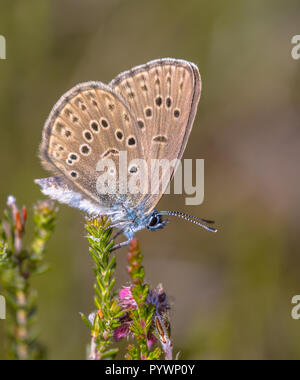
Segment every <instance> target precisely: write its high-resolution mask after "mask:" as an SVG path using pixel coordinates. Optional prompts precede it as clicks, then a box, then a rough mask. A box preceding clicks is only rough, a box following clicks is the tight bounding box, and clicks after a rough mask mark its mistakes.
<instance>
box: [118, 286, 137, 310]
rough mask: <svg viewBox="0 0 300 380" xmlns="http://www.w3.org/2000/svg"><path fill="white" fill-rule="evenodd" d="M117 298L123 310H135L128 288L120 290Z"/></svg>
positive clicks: (135, 305) (134, 303)
mask: <svg viewBox="0 0 300 380" xmlns="http://www.w3.org/2000/svg"><path fill="white" fill-rule="evenodd" d="M119 297H120V300H121V305H122V308H123V309H135V308H136V307H137V304H136V302H135V300H134V298H133V297H132V293H131V288H130V286H127V287H124V288H123V289H121V290H120V294H119Z"/></svg>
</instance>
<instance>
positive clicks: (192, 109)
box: [35, 58, 216, 248]
mask: <svg viewBox="0 0 300 380" xmlns="http://www.w3.org/2000/svg"><path fill="white" fill-rule="evenodd" d="M200 94H201V78H200V74H199V70H198V68H197V66H196V65H195V64H193V63H191V62H188V61H184V60H179V59H171V58H164V59H158V60H154V61H151V62H148V63H146V64H144V65H141V66H137V67H134V68H132V69H131V70H129V71H125V72H123V73H121V74H119V75H118V76H117V77H116V78H115V79H113V80H112V81H111V82H110V83H109V84H108V85H105V84H103V83H101V82H86V83H81V84H78V85H77V86H75V87H74V88H72V89H71V90H70V91H68V92H67V93H65V94H64V95H63V96H62V97H61V98H60V99H59V100H58V102H57V103H56V104H55V106H54V108H53V109H52V111H51V113H50V115H49V117H48V119H47V121H46V123H45V126H44V130H43V137H42V143H41V145H40V158H41V161H42V165H43V166H44V167H45V168H46V169H47V170H49V171H51V172H52V173H53V174H54V176H53V177H50V178H44V179H39V180H36V181H35V182H36V183H37V184H38V185H40V186H41V190H42V192H43V194H45V195H47V196H49V197H51V198H52V199H55V200H57V201H59V202H61V203H64V204H68V205H70V206H72V207H75V208H78V209H80V210H83V211H85V212H86V213H88V214H90V215H93V216H100V215H101V216H103V215H106V216H108V217H109V218H110V219H111V223H112V225H111V226H112V227H116V228H118V229H119V230H120V232H122V233H123V234H124V235H125V236H126V238H127V240H126V241H125V242H123V243H121V244H119V245H118V246H116V248H120V247H121V246H125V245H127V244H128V243H129V242H130V241H131V239H132V238H133V236H134V235H135V233H136V232H137V231H139V230H142V229H145V228H147V229H149V230H152V231H155V230H158V229H161V228H163V227H164V226H165V225H166V223H167V220H164V218H163V217H164V216H166V215H169V216H177V217H180V218H183V219H186V220H188V221H190V222H193V223H195V224H198V225H200V226H202V227H204V228H205V229H207V230H209V231H213V232H216V230H215V229H214V228H212V227H210V226H208V225H207V224H211V223H213V222H212V221H210V220H205V219H202V218H198V217H194V216H190V215H187V214H184V213H180V212H176V211H160V212H159V211H157V210H156V209H155V207H156V205H157V203H158V202H159V200H160V198H161V197H162V195H163V193H164V192H165V190H166V186H167V185H168V184H169V182H170V181H171V180H172V178H173V176H174V170H175V168H172V169H171V171H170V172H169V173H168V174H166V175H167V176H168V177H167V178H164V181H163V180H162V178H159V179H157V180H156V182H155V181H154V185H153V181H152V183H151V186H152V188H151V189H152V190H153V186H154V191H151V192H150V191H149V192H147V193H143V192H140V193H134V194H132V193H130V192H129V191H127V192H121V191H120V190H119V191H118V190H116V191H115V192H113V193H110V194H109V193H106V194H105V193H99V192H98V191H97V181H98V178H99V172H98V170H97V164H98V162H99V160H101V159H110V160H112V161H113V162H114V164H115V167H116V171H117V173H119V172H120V170H121V167H120V166H121V165H122V163H120V162H119V160H118V158H119V157H120V154H121V152H124V151H125V152H126V153H127V154H128V159H129V160H130V161H132V160H136V159H144V161H145V162H146V165H148V166H149V167H150V162H151V160H153V159H157V160H160V159H168V160H170V161H171V160H174V159H181V157H182V155H183V153H184V150H185V147H186V144H187V141H188V138H189V135H190V133H191V129H192V126H193V122H194V118H195V115H196V112H197V106H198V102H199V99H200ZM135 171H137V168H136V167H134V170H132V168H131V169H130V170H129V172H128V173H127V175H128V176H130V175H134V174H135ZM150 180H151V175H150Z"/></svg>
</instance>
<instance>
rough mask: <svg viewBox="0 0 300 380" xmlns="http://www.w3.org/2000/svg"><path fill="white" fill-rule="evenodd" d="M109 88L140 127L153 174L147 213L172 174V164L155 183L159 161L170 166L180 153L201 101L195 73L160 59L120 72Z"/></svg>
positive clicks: (188, 66) (179, 62)
mask: <svg viewBox="0 0 300 380" xmlns="http://www.w3.org/2000/svg"><path fill="white" fill-rule="evenodd" d="M110 86H111V88H112V89H113V90H114V91H115V92H116V93H117V94H118V95H119V96H120V97H122V98H123V99H124V100H125V102H126V104H127V105H128V107H129V109H130V111H131V113H132V115H133V116H134V118H135V119H136V121H137V125H138V127H139V135H140V140H141V141H142V144H143V146H144V150H145V151H144V157H146V158H147V161H148V168H149V172H150V173H152V175H150V176H149V194H148V195H146V196H145V198H144V199H143V201H144V204H145V208H146V212H147V213H150V212H151V211H152V209H153V208H154V207H155V206H156V204H157V203H158V201H159V199H160V198H161V196H162V194H163V193H164V192H165V190H166V187H167V186H168V184H169V181H170V180H171V179H172V177H173V175H174V166H171V168H170V171H169V172H168V171H165V172H163V173H162V174H161V176H160V178H159V180H157V179H155V178H156V176H155V175H154V174H153V171H154V172H157V170H159V166H160V162H158V161H159V160H162V159H164V160H168V161H169V162H170V163H172V162H173V163H174V162H175V161H174V160H176V159H181V158H182V155H183V153H184V150H185V147H186V144H187V141H188V138H189V135H190V132H191V129H192V126H193V122H194V119H195V115H196V112H197V106H198V102H199V99H200V93H201V78H200V74H199V71H198V68H197V66H196V65H194V64H193V63H190V62H187V61H183V60H176V59H171V58H167V59H159V60H155V61H151V62H149V63H147V64H145V65H142V66H137V67H135V68H133V69H131V70H129V71H126V72H124V73H121V74H120V75H118V77H117V78H116V79H114V80H113V81H112V82H111V83H110ZM153 160H158V161H156V162H155V161H153ZM153 182H154V183H153Z"/></svg>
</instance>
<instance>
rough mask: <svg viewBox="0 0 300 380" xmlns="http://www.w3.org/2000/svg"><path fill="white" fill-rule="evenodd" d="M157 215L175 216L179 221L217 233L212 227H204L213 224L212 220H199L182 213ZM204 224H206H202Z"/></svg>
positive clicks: (161, 213)
mask: <svg viewBox="0 0 300 380" xmlns="http://www.w3.org/2000/svg"><path fill="white" fill-rule="evenodd" d="M159 215H168V216H176V217H177V218H181V219H184V220H187V221H188V222H191V223H194V224H196V225H197V226H200V227H202V228H204V229H205V230H207V231H211V232H217V231H218V230H217V229H216V228H213V227H210V226H207V225H206V224H214V223H215V222H213V221H212V220H207V219H203V218H199V217H197V216H192V215H188V214H185V213H183V212H179V211H160V212H159ZM204 223H206V224H204Z"/></svg>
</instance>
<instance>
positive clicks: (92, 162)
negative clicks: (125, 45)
mask: <svg viewBox="0 0 300 380" xmlns="http://www.w3.org/2000/svg"><path fill="white" fill-rule="evenodd" d="M137 132H138V127H137V124H136V120H135V119H134V118H133V116H132V115H131V112H130V110H129V109H128V107H127V106H126V105H125V104H124V102H123V101H122V99H121V98H120V97H119V96H118V95H116V94H115V93H114V92H113V91H112V90H111V88H110V87H108V86H106V85H104V84H102V83H100V82H87V83H83V84H80V85H77V86H76V87H74V88H73V89H71V90H70V91H68V92H67V93H66V94H64V95H63V96H62V97H61V98H60V100H59V101H58V102H57V104H56V105H55V106H54V108H53V110H52V112H51V113H50V116H49V118H48V120H47V121H46V124H45V127H44V132H43V139H42V143H41V146H40V157H41V160H42V163H43V165H44V167H45V168H46V169H48V170H51V171H52V172H53V173H54V174H55V178H54V180H53V179H52V180H50V181H49V180H48V181H47V180H42V181H43V182H40V183H39V184H40V185H41V186H42V189H43V191H44V192H45V193H46V192H48V193H49V195H50V196H52V197H53V198H55V197H56V199H58V200H60V201H63V200H65V202H63V203H68V204H70V205H71V206H74V205H75V204H76V205H77V206H75V207H79V208H82V209H84V210H86V209H88V210H89V212H90V210H91V209H92V208H91V207H90V204H89V203H83V201H86V202H91V204H93V205H95V207H94V209H95V213H98V214H100V213H102V214H107V213H109V210H110V211H111V210H112V207H115V208H117V207H121V205H123V204H124V202H125V201H126V204H128V206H129V207H134V206H135V205H136V203H137V202H138V201H137V200H136V199H135V198H136V197H137V195H130V194H129V195H128V194H120V193H118V191H115V192H114V193H111V194H99V192H98V188H97V183H98V182H97V181H98V178H99V176H100V174H101V173H100V172H99V167H98V164H99V161H100V160H103V159H110V160H112V161H113V162H114V165H115V168H116V170H115V174H116V173H119V155H120V153H121V152H122V151H126V152H127V154H128V161H130V160H132V159H135V158H139V157H141V156H142V151H143V147H142V145H141V143H140V142H139V140H138V138H137ZM113 174H114V173H112V174H111V175H113ZM117 179H118V178H117ZM62 183H63V184H65V186H66V187H67V188H64V187H63V186H62ZM117 185H118V184H117ZM63 192H65V195H66V196H65V198H64V197H63ZM78 194H81V195H82V198H83V199H80V201H77V202H75V201H74V199H77V200H78ZM80 202H81V203H80ZM83 205H85V206H86V207H82V206H83Z"/></svg>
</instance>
